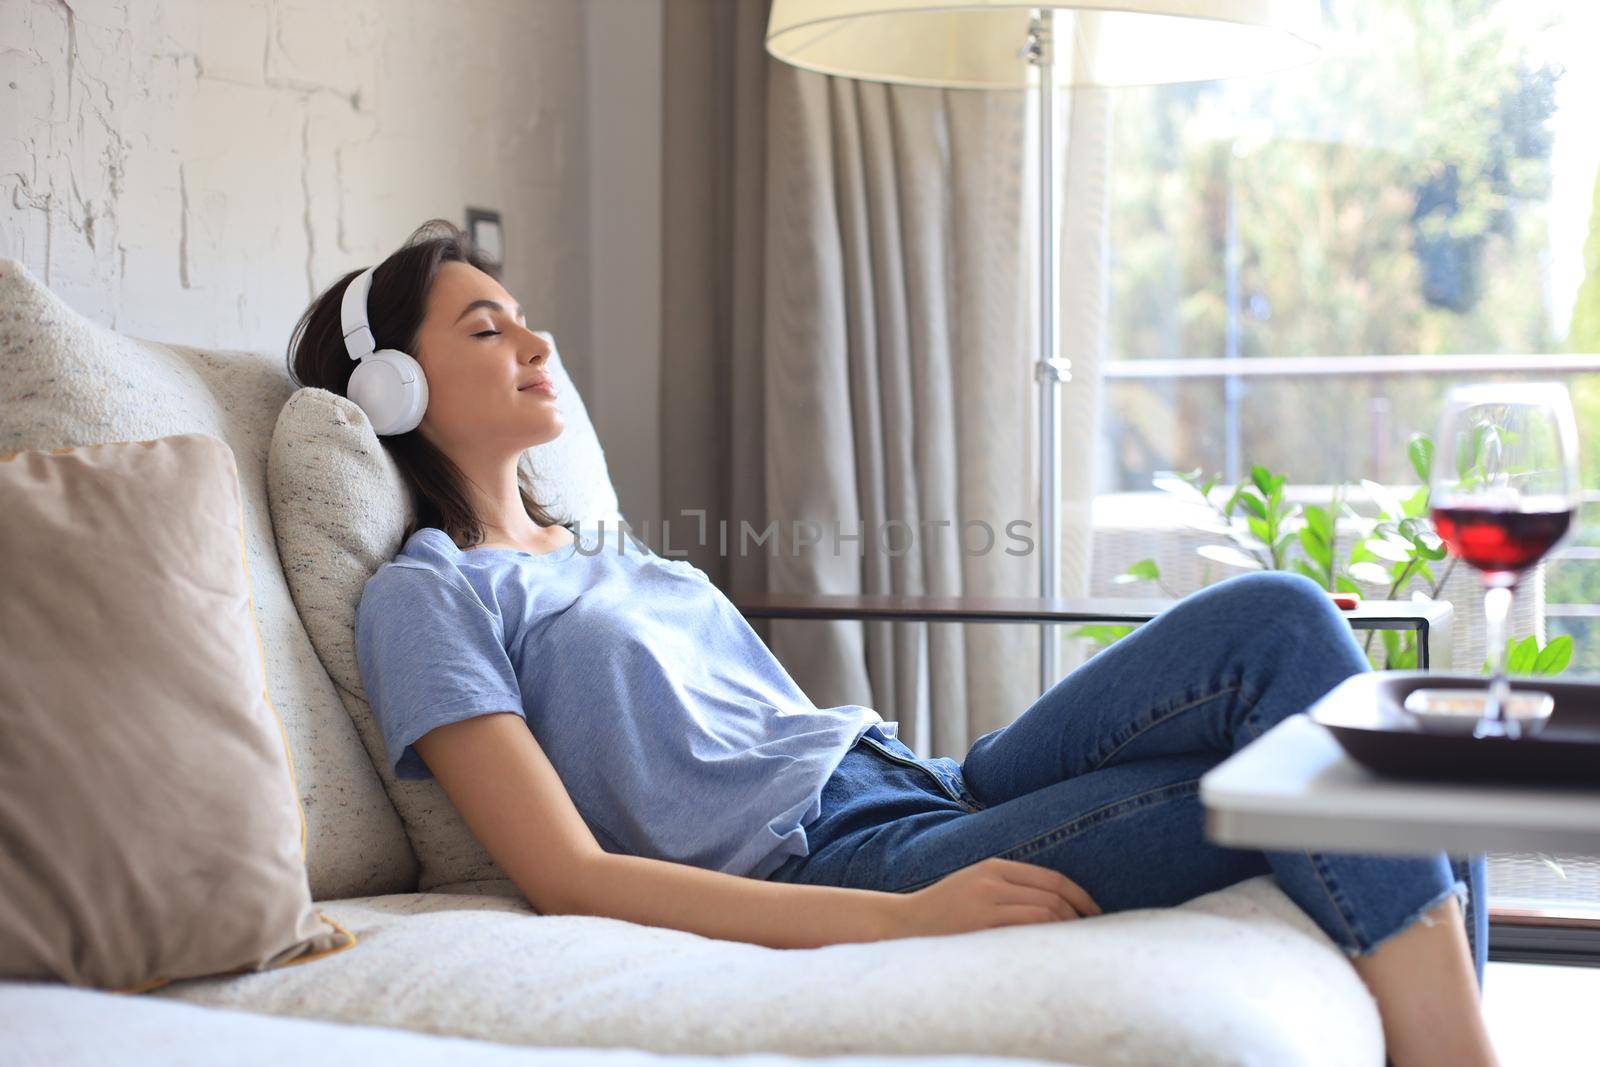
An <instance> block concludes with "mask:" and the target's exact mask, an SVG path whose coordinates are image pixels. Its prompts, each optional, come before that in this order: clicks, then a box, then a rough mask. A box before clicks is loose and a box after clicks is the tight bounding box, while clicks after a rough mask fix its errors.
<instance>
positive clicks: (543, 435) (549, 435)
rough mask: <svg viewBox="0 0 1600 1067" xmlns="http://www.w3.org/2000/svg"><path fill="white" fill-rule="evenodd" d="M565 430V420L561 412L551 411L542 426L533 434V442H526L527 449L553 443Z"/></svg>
mask: <svg viewBox="0 0 1600 1067" xmlns="http://www.w3.org/2000/svg"><path fill="white" fill-rule="evenodd" d="M566 428H567V420H566V419H565V418H563V417H562V415H561V412H559V411H552V412H551V413H550V417H549V418H548V419H547V420H546V421H545V424H544V426H543V427H541V428H540V429H539V430H538V431H537V432H535V433H534V435H533V440H531V441H529V442H528V447H529V448H532V447H533V446H534V445H542V444H545V443H546V442H549V441H554V440H555V439H556V438H557V437H560V436H561V431H562V430H565V429H566Z"/></svg>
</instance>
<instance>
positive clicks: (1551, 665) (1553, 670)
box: [1533, 634, 1572, 674]
mask: <svg viewBox="0 0 1600 1067" xmlns="http://www.w3.org/2000/svg"><path fill="white" fill-rule="evenodd" d="M1571 662H1572V637H1571V635H1570V634H1562V635H1560V636H1559V637H1556V638H1555V639H1553V640H1552V641H1551V642H1550V643H1549V644H1548V645H1545V646H1544V648H1542V649H1540V651H1539V657H1538V658H1537V659H1535V660H1534V661H1533V673H1534V674H1560V673H1561V672H1562V671H1564V670H1566V669H1567V664H1569V663H1571Z"/></svg>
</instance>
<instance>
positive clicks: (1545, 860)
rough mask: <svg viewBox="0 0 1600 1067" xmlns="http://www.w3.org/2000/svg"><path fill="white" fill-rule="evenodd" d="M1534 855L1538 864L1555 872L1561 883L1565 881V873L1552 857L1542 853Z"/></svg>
mask: <svg viewBox="0 0 1600 1067" xmlns="http://www.w3.org/2000/svg"><path fill="white" fill-rule="evenodd" d="M1534 855H1535V856H1537V857H1539V862H1540V863H1542V864H1544V865H1545V866H1546V867H1549V868H1550V869H1551V870H1552V871H1555V872H1556V876H1557V877H1559V878H1560V879H1561V880H1562V881H1563V882H1565V881H1566V880H1567V872H1566V871H1564V870H1562V869H1561V864H1559V863H1557V862H1556V861H1555V857H1554V856H1547V855H1545V854H1544V853H1543V852H1535V853H1534Z"/></svg>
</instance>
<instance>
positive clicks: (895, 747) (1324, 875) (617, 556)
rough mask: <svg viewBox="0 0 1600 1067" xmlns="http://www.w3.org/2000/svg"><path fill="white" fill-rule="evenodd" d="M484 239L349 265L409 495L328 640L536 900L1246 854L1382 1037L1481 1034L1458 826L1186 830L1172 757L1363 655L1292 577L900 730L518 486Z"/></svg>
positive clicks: (1042, 880)
mask: <svg viewBox="0 0 1600 1067" xmlns="http://www.w3.org/2000/svg"><path fill="white" fill-rule="evenodd" d="M488 266H489V265H488V264H487V262H486V261H485V260H484V259H483V258H482V257H481V256H480V254H479V253H478V252H477V251H476V250H475V249H474V248H473V247H472V246H471V245H470V244H469V243H468V242H467V241H466V240H465V238H464V236H463V235H462V234H461V233H460V232H459V231H457V230H456V229H455V228H454V227H453V226H451V225H450V224H449V223H444V222H441V221H440V220H435V221H434V222H433V223H429V224H427V225H425V226H423V227H422V228H420V229H419V230H418V231H417V232H416V233H415V234H413V235H412V238H411V239H410V241H408V243H407V245H406V246H405V247H403V248H402V249H401V250H400V251H398V252H396V253H395V254H394V255H392V256H390V257H389V258H388V259H386V260H384V262H383V263H382V264H380V265H379V266H378V267H377V268H376V270H375V272H374V274H373V276H372V279H371V290H370V295H369V297H368V300H367V314H368V320H369V321H370V324H371V328H372V333H373V335H374V338H375V343H376V345H377V346H378V347H379V348H398V349H400V350H401V351H403V352H406V353H409V354H410V355H411V356H412V357H413V358H415V360H416V361H417V363H418V364H419V365H420V368H421V369H422V371H423V372H424V373H425V376H426V382H427V388H428V394H427V399H426V407H425V409H424V410H423V413H422V415H421V421H420V423H419V424H417V425H416V427H415V428H414V429H411V430H406V431H402V432H396V433H394V434H391V435H387V436H384V437H382V438H380V440H382V441H383V443H384V446H385V448H387V449H388V450H389V452H390V454H391V455H392V456H393V457H394V459H395V462H396V464H397V466H398V467H399V469H400V471H401V472H402V474H403V476H404V477H405V479H406V480H407V482H408V484H409V485H410V487H411V491H412V493H413V498H414V503H415V505H416V509H417V517H418V521H417V523H416V524H414V525H413V526H412V527H411V528H409V529H408V530H407V531H406V537H405V539H404V544H403V546H402V548H401V550H400V552H399V554H398V555H397V556H396V557H395V558H394V559H393V560H392V561H390V562H388V563H386V564H384V565H383V566H382V567H380V568H379V569H378V571H377V573H375V574H374V575H373V576H372V578H371V579H370V580H369V581H368V582H367V585H366V588H365V590H364V592H363V596H362V600H361V604H360V607H359V609H358V612H357V622H356V637H357V656H358V661H359V666H360V670H361V674H362V677H363V680H364V683H365V686H366V690H367V695H368V698H369V700H370V702H371V704H372V707H373V710H374V713H375V714H376V716H377V718H378V720H379V722H380V723H381V725H382V728H383V732H384V737H385V741H386V744H387V746H388V757H389V760H390V762H391V765H392V766H393V767H394V770H395V773H396V774H397V775H398V776H399V777H401V778H426V777H430V776H431V777H434V778H436V779H437V780H438V782H439V783H440V786H441V787H442V788H443V789H444V791H445V793H446V795H447V796H448V797H449V799H450V800H451V802H452V803H453V804H454V805H455V807H456V808H457V809H458V810H459V812H460V813H461V815H462V817H463V818H464V820H465V821H466V823H467V825H468V826H469V827H470V828H471V830H472V831H473V833H474V834H475V835H476V836H477V838H478V839H479V840H480V841H481V842H482V843H483V845H484V847H485V848H486V849H487V850H488V852H489V853H490V855H491V856H493V857H494V859H495V860H496V861H497V862H498V863H499V865H500V866H501V868H502V869H503V870H504V871H505V872H506V874H507V876H508V877H510V878H511V879H512V880H513V881H514V882H515V883H516V885H517V886H518V888H519V889H520V890H521V891H522V892H523V893H524V894H525V895H526V897H527V898H528V900H529V901H530V902H531V903H532V904H533V905H534V907H535V908H537V909H538V910H539V911H541V912H544V913H560V912H581V913H585V914H595V915H606V916H611V917H614V918H620V919H626V920H629V921H633V922H640V923H646V924H653V925H660V926H669V927H674V928H677V929H683V930H689V931H693V932H696V933H700V934H703V935H705V936H710V937H718V938H725V939H732V940H744V941H750V942H754V943H758V944H764V945H769V946H774V947H803V946H815V945H824V944H830V943H834V942H842V941H866V940H878V939H886V938H896V937H907V936H915V935H931V934H945V933H957V932H962V931H969V930H977V929H984V928H988V927H993V926H1004V925H1011V924H1017V923H1034V922H1049V921H1061V920H1075V919H1078V918H1082V917H1088V916H1095V915H1099V914H1102V913H1103V912H1106V911H1123V910H1128V909H1132V908H1145V907H1157V906H1169V905H1175V904H1179V903H1181V902H1183V901H1185V900H1189V899H1192V898H1193V897H1196V896H1198V895H1200V894H1202V893H1207V892H1210V891H1212V890H1216V889H1220V888H1223V887H1224V886H1228V885H1231V884H1234V883H1236V882H1238V881H1241V880H1243V879H1246V878H1250V877H1253V876H1255V875H1259V874H1264V873H1269V872H1270V873H1272V874H1273V875H1274V876H1275V877H1276V879H1277V881H1278V883H1279V884H1280V885H1281V886H1282V887H1283V889H1284V891H1285V892H1286V893H1287V894H1288V895H1289V896H1290V897H1291V898H1293V899H1294V900H1295V901H1296V902H1297V903H1298V904H1299V905H1300V906H1301V907H1302V908H1304V910H1305V911H1306V912H1307V913H1308V914H1309V915H1310V916H1311V918H1312V919H1313V920H1315V921H1316V922H1317V924H1318V925H1319V926H1320V927H1321V928H1322V929H1323V930H1324V931H1326V932H1327V934H1328V936H1329V937H1330V938H1332V939H1333V940H1334V941H1335V942H1336V943H1337V944H1339V945H1340V946H1341V947H1342V948H1343V949H1344V951H1345V953H1346V954H1347V955H1348V956H1349V957H1350V958H1351V961H1352V964H1353V966H1354V967H1355V968H1356V970H1357V971H1358V972H1359V974H1360V976H1361V977H1362V979H1363V980H1364V981H1365V983H1366V985H1367V987H1368V988H1369V989H1370V990H1371V991H1372V993H1373V995H1374V997H1375V999H1376V1000H1377V1003H1378V1005H1379V1009H1380V1012H1381V1014H1382V1017H1383V1023H1384V1032H1385V1036H1386V1039H1387V1042H1388V1048H1389V1055H1390V1058H1391V1062H1392V1063H1393V1064H1395V1065H1397V1067H1413V1065H1420V1064H1435V1063H1438V1064H1444V1063H1449V1064H1452V1065H1457V1067H1459V1065H1464V1064H1494V1063H1495V1062H1496V1061H1495V1058H1494V1053H1493V1051H1492V1049H1491V1047H1490V1043H1489V1039H1488V1036H1487V1033H1486V1030H1485V1028H1484V1024H1483V1019H1482V1016H1481V1013H1480V1004H1479V998H1480V993H1481V988H1482V982H1483V971H1484V965H1485V961H1486V958H1487V956H1486V953H1487V945H1486V941H1487V929H1488V928H1487V916H1486V914H1485V911H1484V906H1483V890H1484V882H1485V869H1484V857H1483V856H1482V855H1479V856H1476V857H1472V858H1471V859H1465V860H1456V859H1452V858H1451V857H1448V856H1446V855H1444V854H1443V853H1437V854H1433V855H1425V856H1415V857H1392V856H1391V857H1379V856H1367V855H1348V854H1344V855H1340V854H1322V853H1307V852H1267V853H1263V852H1259V851H1255V850H1250V849H1229V848H1221V847H1218V846H1215V845H1212V844H1210V843H1208V842H1206V840H1205V839H1204V835H1203V830H1202V827H1203V818H1202V811H1201V808H1200V805H1199V802H1198V797H1197V791H1198V781H1199V778H1200V776H1201V775H1202V774H1204V773H1205V772H1206V771H1207V770H1209V769H1210V768H1211V767H1213V766H1215V765H1216V764H1217V763H1218V762H1220V761H1221V760H1222V759H1223V758H1225V757H1226V756H1227V755H1228V754H1230V753H1231V752H1234V751H1237V750H1238V749H1239V748H1240V747H1242V746H1243V745H1245V744H1248V743H1249V742H1250V741H1252V740H1254V739H1255V738H1256V737H1258V736H1260V735H1261V734H1262V733H1263V732H1265V731H1266V730H1268V729H1270V728H1271V727H1272V726H1273V725H1274V724H1275V723H1277V722H1278V721H1280V720H1281V719H1283V718H1284V717H1285V716H1288V715H1293V714H1295V713H1297V712H1300V711H1303V710H1304V709H1305V708H1306V707H1307V706H1308V705H1309V704H1310V703H1311V702H1312V701H1314V700H1315V699H1316V698H1317V697H1319V696H1321V695H1322V694H1323V693H1325V692H1326V691H1327V690H1329V689H1330V688H1332V687H1333V686H1334V685H1335V684H1337V683H1338V682H1339V681H1340V680H1341V679H1343V678H1345V677H1347V676H1349V675H1351V674H1353V673H1355V672H1357V671H1362V670H1366V669H1368V667H1367V663H1366V660H1365V658H1364V657H1363V655H1362V653H1361V650H1360V648H1359V647H1358V645H1357V643H1356V641H1355V638H1354V636H1353V635H1352V634H1351V632H1350V629H1349V627H1348V626H1347V625H1346V624H1345V622H1344V620H1343V618H1342V617H1341V616H1340V615H1339V613H1338V611H1337V610H1336V609H1335V608H1334V607H1333V605H1332V603H1331V602H1330V600H1329V598H1328V597H1327V596H1326V595H1325V594H1324V593H1323V592H1322V591H1321V590H1319V589H1318V588H1317V587H1316V585H1315V584H1314V583H1312V582H1310V581H1309V580H1307V579H1304V578H1302V577H1300V576H1297V575H1289V574H1282V573H1270V574H1269V573H1261V574H1252V575H1243V576H1239V577H1235V578H1232V579H1229V580H1227V581H1224V582H1221V583H1218V584H1216V585H1213V586H1211V587H1209V588H1207V589H1204V590H1202V591H1200V592H1198V593H1195V594H1194V595H1192V596H1190V597H1187V598H1185V599H1184V600H1182V601H1180V602H1178V603H1177V604H1175V605H1173V606H1172V607H1171V608H1170V609H1169V610H1168V611H1166V612H1165V613H1163V614H1162V615H1161V616H1160V617H1158V618H1156V619H1155V620H1153V621H1151V622H1150V623H1148V624H1147V625H1145V626H1143V627H1141V628H1140V629H1139V630H1137V631H1135V632H1134V633H1133V634H1132V635H1131V636H1129V637H1127V638H1125V639H1123V640H1122V641H1119V642H1118V643H1117V644H1116V645H1114V646H1113V647H1112V648H1110V649H1109V650H1107V651H1106V652H1103V653H1101V654H1100V655H1098V656H1096V657H1095V658H1094V659H1092V660H1090V661H1089V662H1088V663H1086V664H1084V665H1083V666H1081V667H1079V668H1078V669H1077V670H1075V671H1073V672H1072V673H1071V674H1069V675H1068V676H1067V677H1065V678H1063V679H1062V680H1061V681H1060V682H1059V683H1057V684H1056V685H1055V686H1053V687H1052V688H1051V689H1050V690H1049V691H1047V692H1046V693H1045V694H1044V695H1043V696H1041V697H1040V698H1039V699H1038V700H1037V701H1035V702H1034V703H1033V705H1032V706H1031V707H1029V708H1027V709H1026V710H1024V711H1023V712H1022V714H1021V715H1020V716H1019V717H1018V718H1017V719H1016V720H1015V721H1014V722H1012V723H1011V724H1010V725H1008V726H1006V727H1005V728H1003V729H1000V730H996V731H994V732H992V733H989V734H986V735H984V736H983V737H980V738H979V739H978V740H977V741H976V742H975V743H974V744H973V745H972V748H971V751H970V752H968V753H967V755H966V757H965V759H963V760H961V761H959V762H958V761H956V760H955V759H952V758H950V757H938V758H918V757H916V756H915V754H914V753H912V751H911V750H910V749H909V748H907V747H906V746H905V745H904V744H903V743H902V742H900V741H899V740H898V738H897V736H896V735H897V732H898V728H897V726H896V724H894V723H886V722H885V721H884V720H882V719H881V718H880V717H879V716H878V715H877V713H876V712H874V711H872V710H871V709H869V708H864V707H859V706H855V705H850V706H845V707H837V708H825V709H819V708H816V707H815V706H813V705H812V704H811V703H810V702H809V701H808V700H807V699H806V697H805V695H804V694H803V693H802V692H801V691H800V690H799V688H798V687H797V686H796V685H795V683H794V682H793V680H792V679H790V677H789V676H788V674H787V673H786V672H785V671H784V669H783V668H782V666H781V665H779V664H778V663H777V661H776V660H775V659H774V658H773V657H772V655H771V653H770V652H769V651H768V650H767V648H766V646H765V645H763V644H762V643H761V641H760V639H759V638H758V637H757V636H756V635H755V633H754V632H753V631H752V630H751V629H750V627H749V626H748V625H747V624H746V623H745V621H744V619H743V618H742V616H740V614H739V612H738V611H737V609H735V608H734V607H733V606H732V604H730V603H729V602H728V601H727V599H726V598H725V597H723V596H722V594H721V593H720V592H719V591H718V590H717V589H716V587H715V586H713V585H712V584H711V583H710V581H709V580H708V579H707V578H706V576H705V575H704V574H703V573H702V572H701V571H699V570H698V569H697V568H695V567H693V566H692V565H690V564H688V563H686V562H683V561H676V560H666V559H662V558H661V557H659V556H657V555H655V554H653V553H651V552H650V551H649V550H648V549H646V548H644V547H643V546H642V545H640V544H639V542H637V541H633V540H629V539H627V538H625V537H623V536H622V535H621V534H620V532H617V531H613V532H611V533H609V534H607V533H605V532H603V531H602V532H600V533H596V532H593V531H579V530H578V529H577V528H576V527H575V526H574V525H573V524H570V523H566V522H563V521H560V520H559V519H558V517H556V516H553V515H551V514H550V513H548V512H547V511H546V510H545V509H544V508H543V507H541V506H540V505H539V503H538V502H537V501H536V500H535V499H534V495H533V492H532V490H531V489H530V487H529V486H528V485H526V484H524V483H523V482H522V481H521V480H520V479H519V475H518V470H517V460H518V457H519V456H521V455H522V453H523V452H524V451H525V450H526V449H528V448H529V447H531V446H533V445H537V444H540V443H542V442H545V441H549V440H551V439H552V438H554V437H555V436H556V435H558V434H559V433H560V432H561V431H562V429H563V421H562V416H561V413H560V411H559V409H558V408H557V406H556V403H555V398H554V392H553V387H551V386H550V384H549V383H550V377H549V373H548V368H547V362H548V360H549V357H550V352H551V347H550V343H549V341H548V339H547V338H546V337H545V336H542V335H540V334H538V333H535V332H533V331H532V330H530V329H529V328H528V326H527V324H526V321H525V317H524V316H523V314H522V312H521V310H520V309H519V308H518V306H517V305H516V303H515V301H514V300H513V299H512V298H511V296H510V295H509V294H508V293H507V292H506V291H505V289H504V288H502V287H501V285H500V284H499V282H498V280H497V279H496V278H495V277H494V276H493V275H492V274H491V273H490V272H489V270H488ZM353 277H355V272H352V274H351V275H348V276H346V277H345V278H342V279H340V281H339V282H337V283H335V284H334V285H333V286H332V287H331V288H330V289H329V290H328V291H327V292H326V293H324V294H322V296H321V297H319V298H318V299H317V300H316V301H315V302H314V303H313V304H312V306H311V307H310V308H309V309H308V310H307V312H306V314H305V315H304V316H303V317H302V319H301V321H300V323H299V324H298V325H297V326H296V329H295V334H294V338H293V339H292V341H291V344H290V352H291V362H292V371H293V374H294V377H295V378H296V380H297V381H298V382H299V383H300V384H303V385H314V386H319V387H322V388H325V389H328V390H331V391H333V392H336V393H341V394H346V392H347V387H348V383H349V380H350V375H351V371H352V369H353V367H354V363H353V362H352V358H351V356H349V355H347V354H346V351H345V346H344V340H343V331H342V329H341V325H340V303H341V299H342V297H343V294H344V290H345V287H346V286H347V285H349V283H350V282H351V279H352V278H353Z"/></svg>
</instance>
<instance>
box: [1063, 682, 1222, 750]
mask: <svg viewBox="0 0 1600 1067" xmlns="http://www.w3.org/2000/svg"><path fill="white" fill-rule="evenodd" d="M1241 685H1242V683H1240V682H1234V683H1232V684H1231V685H1227V686H1224V687H1223V688H1221V689H1218V690H1215V691H1213V692H1211V693H1207V694H1206V695H1205V696H1203V697H1196V698H1195V699H1193V700H1191V701H1189V702H1188V703H1186V704H1181V705H1179V706H1178V707H1175V708H1171V709H1169V710H1167V711H1166V713H1165V714H1162V713H1160V712H1157V715H1158V716H1159V717H1158V718H1155V719H1152V720H1150V721H1149V722H1148V723H1146V724H1145V725H1143V726H1141V727H1139V728H1138V729H1137V730H1135V731H1134V732H1133V733H1131V734H1129V735H1128V736H1127V737H1126V738H1124V739H1123V740H1121V741H1119V742H1117V745H1116V747H1115V748H1113V749H1112V750H1111V751H1110V752H1107V753H1106V754H1105V755H1103V756H1101V757H1100V758H1099V759H1098V760H1096V761H1095V763H1094V765H1093V766H1091V767H1090V768H1089V770H1090V771H1097V770H1099V769H1100V768H1101V767H1103V766H1105V762H1106V760H1108V759H1110V758H1111V757H1112V756H1115V755H1116V754H1117V753H1118V752H1121V751H1122V750H1123V749H1124V748H1126V747H1128V746H1129V745H1130V744H1132V743H1133V742H1134V741H1136V740H1138V739H1139V738H1140V737H1142V736H1144V734H1146V733H1147V732H1149V731H1150V730H1153V729H1155V728H1156V727H1157V726H1160V725H1161V724H1162V723H1164V722H1166V721H1167V720H1169V719H1172V718H1175V717H1176V716H1178V715H1181V714H1183V713H1184V712H1186V711H1188V710H1190V709H1191V708H1195V707H1198V706H1200V705H1201V704H1204V703H1205V702H1206V701H1208V700H1215V699H1216V698H1217V697H1220V696H1224V695H1226V694H1228V693H1237V692H1238V691H1239V689H1240V688H1241Z"/></svg>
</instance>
